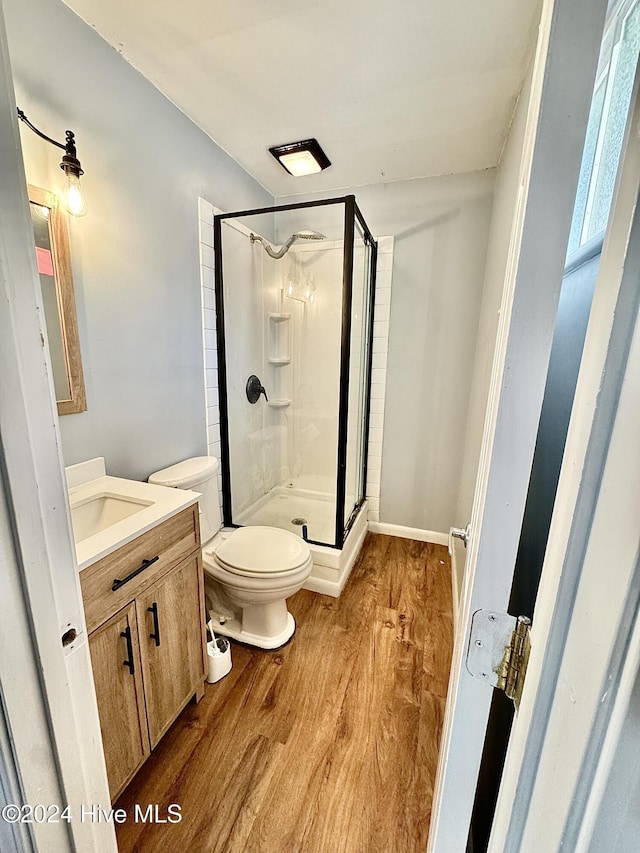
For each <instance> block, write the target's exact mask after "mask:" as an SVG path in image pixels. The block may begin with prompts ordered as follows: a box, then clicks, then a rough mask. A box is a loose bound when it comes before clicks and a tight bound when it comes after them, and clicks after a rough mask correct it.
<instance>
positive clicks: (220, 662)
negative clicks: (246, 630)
mask: <svg viewBox="0 0 640 853" xmlns="http://www.w3.org/2000/svg"><path fill="white" fill-rule="evenodd" d="M212 636H213V640H210V641H209V642H208V643H207V657H208V660H209V673H208V675H207V681H208V683H209V684H215V683H216V681H220V679H221V678H224V676H225V675H227V673H228V672H230V671H231V643H230V642H229V640H227V638H226V637H216V636H215V634H212Z"/></svg>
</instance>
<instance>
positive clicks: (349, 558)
mask: <svg viewBox="0 0 640 853" xmlns="http://www.w3.org/2000/svg"><path fill="white" fill-rule="evenodd" d="M367 512H368V504H367V502H366V501H365V503H364V504H363V505H362V506H361V507H360V510H359V512H358V515H357V517H356V520H355V521H354V523H353V525H352V527H351V530H350V531H349V533H348V535H347V538H346V540H345V543H344V545H343V547H342V548H334V547H331V546H329V545H316V544H314V543H313V542H309V549H310V550H311V556H312V558H313V569H312V571H311V574H310V575H309V577H308V578H307V581H306V583H305V585H304V589H308V590H311V591H312V592H320V593H323V594H324V595H331V596H333V597H334V598H337V597H338V596H339V595H340V593H341V592H342V589H343V587H344V585H345V583H346V582H347V579H348V577H349V573H350V572H351V569H352V568H353V565H354V563H355V561H356V559H357V557H358V554H359V553H360V548H361V547H362V543H363V542H364V537H365V535H366V533H367ZM335 516H336V502H335V497H334V496H332V495H328V494H325V493H323V492H313V491H309V490H306V489H299V488H293V489H292V488H289V487H287V486H276V487H275V488H273V489H271V491H269V492H268V493H267V494H266V495H264V496H263V497H261V498H260V499H259V500H258V501H256V502H255V503H253V504H252V505H251V506H249V507H247V508H246V509H245V510H244V511H243V512H242V513H240V514H239V515H238V516H236V520H237V522H238V524H240V525H242V526H248V525H264V526H269V527H280V528H282V529H283V530H290V531H291V532H292V533H295V534H296V535H298V536H300V535H301V534H302V525H301V524H299V523H298V522H300V521H301V520H305V521H306V522H307V529H308V538H309V539H312V540H315V541H318V540H319V541H323V540H324V541H327V542H328V541H332V540H333V537H334V530H335Z"/></svg>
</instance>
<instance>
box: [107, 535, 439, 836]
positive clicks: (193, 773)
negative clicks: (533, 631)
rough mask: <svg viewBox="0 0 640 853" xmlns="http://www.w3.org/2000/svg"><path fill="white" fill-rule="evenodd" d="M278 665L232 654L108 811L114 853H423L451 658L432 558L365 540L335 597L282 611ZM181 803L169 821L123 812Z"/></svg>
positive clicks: (423, 546) (399, 542) (432, 548)
mask: <svg viewBox="0 0 640 853" xmlns="http://www.w3.org/2000/svg"><path fill="white" fill-rule="evenodd" d="M289 608H290V610H291V612H292V613H293V615H294V617H295V619H296V624H297V631H296V635H295V637H294V639H293V641H292V642H291V643H290V644H289V645H288V646H286V647H285V648H283V649H280V650H278V651H276V652H261V651H258V650H253V649H249V648H246V647H243V646H239V645H234V646H233V648H232V658H233V669H232V671H231V673H230V674H229V675H228V676H227V677H226V678H224V679H222V681H220V682H218V684H215V685H207V687H206V691H205V697H204V699H203V700H202V701H201V702H200V704H199V705H189V706H188V707H187V708H186V709H185V711H184V712H183V713H182V714H181V715H180V717H179V718H178V720H177V721H176V722H175V724H174V725H173V727H172V728H171V729H170V730H169V732H168V733H167V735H166V736H165V737H164V739H163V740H162V741H161V743H160V744H159V746H158V747H157V749H156V750H155V752H154V753H153V754H152V755H151V758H150V759H149V760H148V761H147V763H146V764H145V765H144V767H143V768H142V769H141V771H140V772H139V773H138V775H137V776H136V777H135V779H134V780H133V782H132V783H131V784H130V785H129V787H128V788H127V789H126V791H125V792H124V793H123V794H122V796H121V797H120V799H119V801H118V802H117V803H116V806H117V807H120V808H124V809H126V811H127V815H128V820H127V822H126V823H124V824H122V825H120V826H118V827H117V832H118V843H119V848H120V851H121V853H129V851H136V853H157V851H162V853H173V851H180V853H188V852H189V851H198V853H376V851H385V853H394V851H403V853H414V851H415V853H418V851H420V853H423V851H424V850H426V845H427V836H428V831H429V819H430V814H431V801H432V796H433V784H434V779H435V772H436V766H437V760H438V744H439V740H440V733H441V728H442V720H443V714H444V705H445V698H446V691H447V684H448V679H449V667H450V661H451V654H452V648H453V630H452V605H451V568H450V563H449V556H448V554H447V549H446V548H445V547H442V546H439V545H431V544H427V543H424V542H414V541H412V540H407V539H397V538H394V537H390V536H381V535H374V534H368V536H367V539H366V541H365V545H364V548H363V550H362V553H361V555H360V557H359V559H358V562H357V564H356V565H355V566H354V569H353V572H352V574H351V578H350V579H349V582H348V583H347V585H346V587H345V590H344V592H343V594H342V596H341V597H340V598H339V599H334V598H330V597H328V596H322V595H317V594H314V593H310V592H306V591H302V592H299V593H298V594H297V595H295V596H294V597H293V598H291V599H290V600H289ZM172 803H177V804H179V805H180V806H181V813H182V821H181V822H180V823H174V824H159V823H144V822H137V823H136V822H135V820H134V806H135V804H139V805H140V806H142V809H143V810H144V809H145V808H146V806H147V805H148V804H151V805H153V806H155V805H157V806H158V813H159V816H160V817H165V816H166V813H167V807H168V806H169V805H170V804H172Z"/></svg>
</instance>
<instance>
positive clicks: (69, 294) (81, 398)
mask: <svg viewBox="0 0 640 853" xmlns="http://www.w3.org/2000/svg"><path fill="white" fill-rule="evenodd" d="M29 202H30V203H32V204H38V205H40V206H41V207H47V208H48V209H49V211H50V212H49V239H50V242H51V257H52V261H53V272H54V278H55V283H56V295H57V300H58V319H59V322H60V330H61V332H62V342H63V346H64V352H65V361H66V365H67V379H68V383H69V392H70V398H69V399H67V400H57V401H56V402H57V405H58V414H59V415H72V414H77V413H78V412H85V411H86V409H87V398H86V393H85V387H84V374H83V372H82V358H81V355H80V337H79V335H78V317H77V313H76V299H75V292H74V289H73V275H72V273H71V252H70V249H69V232H68V229H67V218H66V214H65V213H64V212H63V211H62V210H61V209H60V204H59V200H58V197H57V196H56V195H55V194H54V193H51V192H49V191H48V190H43V189H41V188H40V187H34V186H32V185H31V184H29Z"/></svg>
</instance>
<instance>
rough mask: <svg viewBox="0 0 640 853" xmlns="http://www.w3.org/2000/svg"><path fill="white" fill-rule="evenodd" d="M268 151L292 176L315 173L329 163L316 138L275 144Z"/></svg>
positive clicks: (297, 176) (326, 166)
mask: <svg viewBox="0 0 640 853" xmlns="http://www.w3.org/2000/svg"><path fill="white" fill-rule="evenodd" d="M269 151H270V152H271V154H272V155H273V156H274V157H275V158H276V160H277V161H278V163H280V165H281V166H282V168H283V169H284V170H285V171H287V172H288V173H289V174H290V175H293V176H294V178H299V177H301V176H302V175H314V174H317V173H318V172H322V170H323V169H326V168H328V167H329V166H330V165H331V160H329V158H328V157H327V155H326V154H325V153H324V151H323V150H322V148H321V147H320V143H319V142H318V140H317V139H304V140H302V141H301V142H289V143H288V144H287V145H275V146H274V147H273V148H270V149H269Z"/></svg>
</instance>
